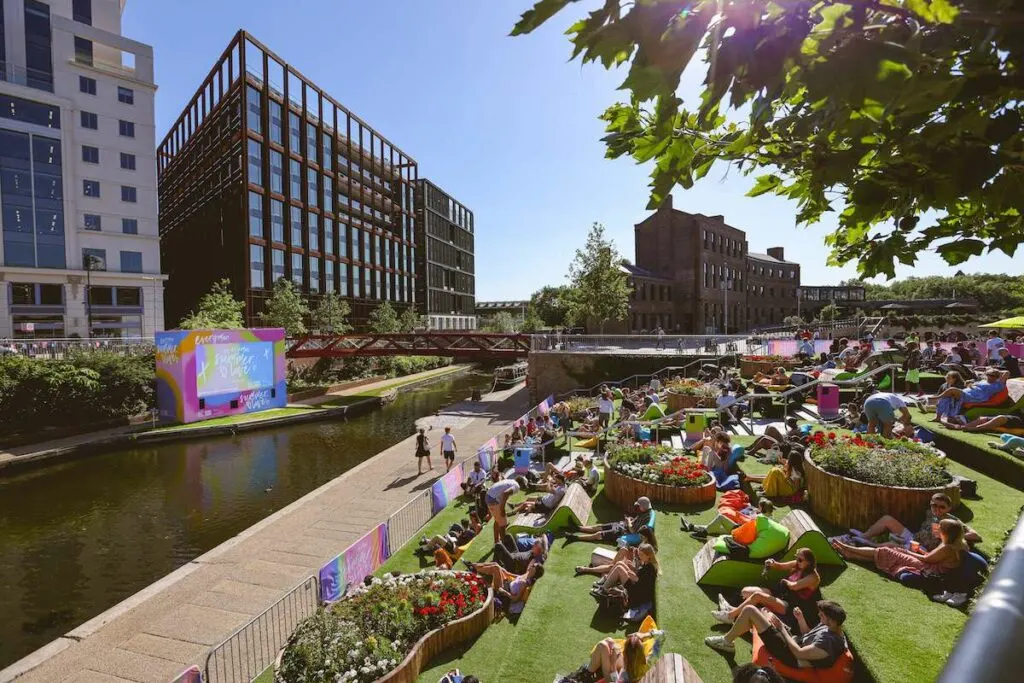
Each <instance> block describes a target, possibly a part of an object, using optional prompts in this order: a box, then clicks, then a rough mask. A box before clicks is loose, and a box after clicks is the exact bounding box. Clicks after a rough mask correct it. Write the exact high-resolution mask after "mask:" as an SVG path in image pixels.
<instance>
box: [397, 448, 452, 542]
mask: <svg viewBox="0 0 1024 683" xmlns="http://www.w3.org/2000/svg"><path fill="white" fill-rule="evenodd" d="M470 459H472V458H470ZM431 517H433V514H432V513H431V510H430V491H423V492H422V493H419V494H417V495H416V497H415V498H413V499H412V500H410V501H409V502H408V503H406V504H405V505H403V506H402V507H400V508H399V509H398V511H396V512H395V513H394V514H392V515H391V517H389V518H388V554H389V555H391V554H393V553H394V552H395V551H396V550H398V549H399V548H401V547H402V546H403V545H405V544H406V543H407V542H408V541H409V540H410V539H411V538H413V537H414V536H415V535H416V532H418V531H419V530H420V529H422V528H423V525H424V524H426V523H427V522H429V521H430V518H431Z"/></svg>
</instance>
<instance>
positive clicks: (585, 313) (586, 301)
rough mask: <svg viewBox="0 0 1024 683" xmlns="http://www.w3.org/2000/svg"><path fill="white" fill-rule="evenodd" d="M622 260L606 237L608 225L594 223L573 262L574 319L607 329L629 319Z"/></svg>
mask: <svg viewBox="0 0 1024 683" xmlns="http://www.w3.org/2000/svg"><path fill="white" fill-rule="evenodd" d="M621 262H622V258H621V257H620V256H619V253H618V252H617V251H616V249H615V244H614V243H613V242H612V241H611V240H609V239H606V238H605V233H604V226H603V225H601V224H600V223H594V225H593V226H592V227H591V228H590V232H589V233H588V234H587V241H586V243H585V244H584V245H583V248H582V249H577V250H576V256H575V257H574V258H573V261H572V263H571V264H569V281H570V283H571V284H570V287H569V289H568V291H567V295H568V303H569V306H568V310H569V316H570V317H571V318H572V319H573V320H578V321H580V322H584V323H586V322H593V323H596V324H597V326H598V328H599V330H600V331H601V332H604V326H605V323H607V322H609V321H612V320H625V319H626V316H627V315H628V314H629V292H630V287H629V278H628V276H627V275H626V273H625V272H623V271H622V270H621V269H620V267H619V264H620V263H621Z"/></svg>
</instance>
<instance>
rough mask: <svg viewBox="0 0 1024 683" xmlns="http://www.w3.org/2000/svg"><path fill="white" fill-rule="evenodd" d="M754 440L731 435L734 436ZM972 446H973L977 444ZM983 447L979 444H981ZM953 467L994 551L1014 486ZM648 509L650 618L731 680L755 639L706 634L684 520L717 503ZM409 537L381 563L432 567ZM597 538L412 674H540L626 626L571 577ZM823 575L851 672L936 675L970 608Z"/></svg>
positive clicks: (710, 674)
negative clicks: (652, 545)
mask: <svg viewBox="0 0 1024 683" xmlns="http://www.w3.org/2000/svg"><path fill="white" fill-rule="evenodd" d="M751 440H752V438H751V437H735V438H734V441H735V442H736V443H739V444H746V443H749V442H750V441H751ZM984 440H987V439H984ZM984 440H983V441H984ZM969 446H970V448H972V449H975V450H977V449H978V445H977V444H976V443H973V442H972V443H971V444H969ZM981 447H982V448H985V447H984V443H981ZM985 450H986V451H988V452H983V453H982V452H979V453H978V454H977V455H976V457H988V456H989V452H991V453H992V455H995V452H994V451H991V449H987V448H985ZM743 468H744V470H745V471H746V472H748V473H750V474H763V473H765V472H766V471H767V470H768V467H767V466H766V465H762V464H761V463H758V462H756V461H754V460H752V459H748V460H747V461H745V462H744V465H743ZM950 471H951V472H953V473H954V474H960V475H962V476H965V477H970V478H971V479H975V480H976V481H977V482H978V494H979V495H978V497H977V498H975V499H971V500H965V501H964V502H963V504H962V505H961V507H960V508H959V509H958V510H957V511H956V514H957V515H958V516H959V517H960V518H961V519H963V520H964V521H965V522H967V523H968V524H970V525H971V526H972V527H974V528H975V529H976V530H977V531H978V532H979V533H980V534H981V535H982V537H983V538H984V539H985V542H984V543H983V544H982V545H981V546H980V549H981V550H982V551H983V552H985V553H986V554H992V553H993V552H994V551H995V549H996V547H997V546H998V544H1000V543H1001V542H1002V540H1003V538H1004V533H1005V532H1006V531H1007V530H1008V529H1009V528H1011V527H1012V526H1013V524H1014V522H1015V521H1016V515H1017V511H1018V509H1019V507H1020V502H1021V500H1022V496H1021V491H1020V490H1019V489H1017V488H1014V487H1012V486H1010V485H1007V484H1005V483H1002V482H1000V481H997V480H996V479H994V478H992V477H990V476H987V475H985V474H982V473H981V472H979V471H977V470H975V469H971V468H969V467H967V466H965V465H962V464H960V463H959V462H952V463H951V464H950ZM522 497H523V496H522V494H520V496H519V498H522ZM655 508H656V509H657V511H658V514H659V518H658V526H657V534H658V542H659V545H660V552H659V559H660V561H661V565H662V569H663V575H662V576H661V577H659V579H658V589H657V603H656V608H655V618H656V619H657V622H658V625H659V628H663V629H665V630H666V631H667V633H668V639H667V641H666V644H665V651H667V652H678V653H679V654H682V655H683V656H684V657H686V658H687V659H688V660H689V661H690V662H691V663H692V664H693V666H694V668H695V669H696V671H697V672H698V673H699V675H700V676H701V678H702V679H703V680H704V681H705V682H706V683H728V682H729V681H731V680H732V679H731V669H732V668H733V667H735V666H737V665H739V664H742V663H745V662H747V661H749V659H750V645H749V642H748V641H745V640H741V641H737V652H736V654H735V658H734V659H733V658H727V657H725V656H723V655H721V654H719V653H717V652H715V651H714V650H711V649H710V648H708V647H707V646H705V645H704V642H703V640H704V637H705V636H706V635H708V634H710V633H721V632H724V630H725V627H724V626H722V625H719V624H716V622H715V621H714V619H713V618H712V617H711V610H712V609H714V608H715V603H714V599H715V595H716V593H717V589H714V588H711V589H704V588H702V587H700V586H698V585H697V583H696V581H695V580H694V576H693V567H692V559H693V556H694V554H695V553H696V552H697V551H698V550H699V549H700V547H701V543H700V542H698V541H696V540H694V539H692V538H690V537H689V536H688V535H687V534H685V533H683V532H682V531H680V529H679V521H680V518H681V517H685V518H687V519H688V520H690V521H693V522H697V523H702V522H707V521H710V520H711V519H712V518H713V517H714V515H715V510H714V508H713V506H707V507H703V508H666V507H664V506H660V505H658V504H655ZM788 511H789V508H787V507H782V508H780V509H779V510H778V511H777V512H776V518H781V517H782V516H783V515H785V514H786V513H787V512H788ZM467 515H468V502H467V501H463V500H458V501H456V502H455V503H453V504H452V505H450V506H449V507H448V508H447V509H446V510H444V511H442V512H441V513H440V514H439V515H437V516H436V517H435V518H434V519H433V520H431V522H430V523H429V524H428V525H427V526H426V527H425V528H424V529H423V530H422V532H421V533H420V534H417V538H418V537H419V536H421V535H426V536H430V535H432V534H435V533H441V532H444V531H445V530H447V528H448V527H449V526H450V525H451V524H452V523H453V522H455V521H458V520H459V519H461V518H463V517H465V516H467ZM617 519H621V512H620V511H619V510H618V509H617V507H616V506H614V505H613V504H612V503H611V502H610V501H609V500H608V499H607V498H606V497H605V496H604V494H603V492H599V493H598V494H597V496H596V498H595V501H594V509H593V514H592V517H591V522H592V523H593V522H595V521H597V522H606V521H614V520H617ZM819 523H820V522H819ZM489 526H490V525H488V527H485V528H484V531H483V533H482V534H481V536H480V537H478V538H477V539H476V540H475V541H474V542H473V544H472V545H471V546H470V547H469V549H468V551H467V552H466V555H465V559H468V560H470V561H478V560H483V559H487V557H488V556H489V554H490V546H491V538H492V536H491V533H492V532H491V529H490V528H489ZM822 531H823V532H824V533H825V534H826V535H831V534H833V533H838V532H840V531H844V530H838V529H830V528H828V527H827V526H826V525H822ZM559 536H561V535H560V534H559ZM416 542H417V540H416V539H414V540H413V541H412V542H410V543H409V544H407V545H406V546H405V547H403V548H402V549H401V550H399V551H398V552H397V553H395V555H393V556H392V557H391V558H390V559H389V560H388V562H387V563H386V564H385V565H384V566H383V567H382V568H381V569H380V570H379V573H384V572H390V571H402V572H415V571H419V570H420V569H423V568H426V567H428V566H431V564H432V563H431V561H430V559H429V558H424V559H421V558H420V557H418V556H416V555H415V554H414V552H413V550H414V548H415V545H416ZM595 547H596V546H595V544H591V543H585V542H579V543H573V544H570V545H564V541H563V540H562V539H561V538H560V537H559V538H557V539H556V541H555V544H554V546H553V548H552V552H551V554H550V556H549V558H548V561H547V565H546V573H545V576H544V578H543V579H541V580H540V581H539V582H538V584H537V586H536V587H535V588H534V590H533V592H532V595H531V597H530V600H529V603H528V604H527V606H526V609H525V610H524V611H523V613H522V615H520V617H519V618H518V619H515V620H514V621H509V620H507V619H504V620H501V621H499V622H497V623H495V624H493V625H492V626H491V627H490V628H489V629H488V630H487V631H486V632H485V633H484V634H483V635H482V636H481V637H480V638H478V639H477V640H476V641H475V642H473V643H472V644H471V645H469V646H468V647H463V648H461V649H459V650H455V651H449V652H445V653H443V654H442V655H440V656H439V657H437V658H436V659H435V660H433V661H432V662H431V666H430V668H428V669H426V670H425V671H424V673H423V674H422V675H421V676H420V678H419V680H420V681H421V682H422V683H436V681H437V680H438V679H439V678H440V677H441V676H442V675H444V673H445V672H447V671H448V670H450V669H451V668H454V667H458V668H459V669H461V670H462V672H463V673H472V674H475V675H477V676H479V677H480V679H481V680H482V681H486V682H487V683H491V682H501V683H538V682H543V683H547V681H551V680H552V679H554V677H555V675H556V674H559V673H563V674H564V673H569V672H571V671H573V670H575V669H576V668H577V667H579V666H580V664H582V663H583V662H584V661H586V660H587V659H588V656H589V652H590V649H591V647H592V646H593V645H594V644H595V643H596V642H597V641H598V640H600V639H602V638H604V637H606V636H609V635H614V636H617V637H621V636H622V635H623V634H624V633H626V632H627V629H626V628H625V627H624V626H621V625H620V624H619V623H618V622H616V621H614V620H612V619H611V618H608V617H606V616H604V615H603V614H602V613H601V612H599V611H598V608H597V603H596V602H595V601H594V600H593V599H592V598H591V597H590V595H589V594H588V592H589V590H590V586H591V584H592V580H593V579H592V577H580V578H574V577H573V569H574V567H575V566H577V565H580V564H587V563H588V562H589V560H590V553H591V551H592V550H593V549H594V548H595ZM823 578H824V583H823V586H822V592H823V594H824V596H825V597H826V598H828V599H832V600H836V601H837V602H839V603H840V604H842V605H843V606H844V607H845V608H846V610H847V612H848V614H849V618H848V621H847V624H846V626H847V633H848V636H849V638H850V642H851V645H852V648H853V650H854V653H855V655H856V658H857V663H858V666H857V675H856V678H855V680H856V681H858V683H868V682H877V683H929V682H931V681H934V680H935V679H936V677H937V676H938V673H939V671H940V670H941V669H942V666H943V664H944V663H945V660H946V658H947V656H948V655H949V653H950V651H951V650H952V648H953V645H954V643H955V642H956V640H957V638H958V636H959V633H960V631H961V629H962V628H963V626H964V624H965V622H966V621H967V618H968V613H967V612H966V611H959V610H955V609H952V608H950V607H947V606H945V605H941V604H938V603H934V602H932V601H930V600H929V599H928V596H927V595H925V594H923V593H921V592H920V591H917V590H913V589H910V588H905V587H903V586H901V585H900V584H899V583H897V582H896V581H893V580H890V579H888V578H887V577H884V576H882V575H881V574H879V573H878V572H876V571H875V570H874V569H873V568H869V567H866V566H863V565H856V564H852V563H851V564H850V565H849V566H848V567H846V568H845V569H843V570H841V571H839V570H835V569H826V570H825V571H823ZM634 628H635V627H634ZM630 630H633V629H632V628H631V629H630Z"/></svg>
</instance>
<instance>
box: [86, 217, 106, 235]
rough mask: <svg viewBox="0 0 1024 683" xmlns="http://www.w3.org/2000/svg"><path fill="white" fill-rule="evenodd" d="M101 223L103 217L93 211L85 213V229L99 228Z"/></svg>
mask: <svg viewBox="0 0 1024 683" xmlns="http://www.w3.org/2000/svg"><path fill="white" fill-rule="evenodd" d="M102 225H103V219H101V218H100V217H99V216H97V215H96V214H94V213H87V214H85V229H86V230H97V231H98V230H100V229H101V226H102Z"/></svg>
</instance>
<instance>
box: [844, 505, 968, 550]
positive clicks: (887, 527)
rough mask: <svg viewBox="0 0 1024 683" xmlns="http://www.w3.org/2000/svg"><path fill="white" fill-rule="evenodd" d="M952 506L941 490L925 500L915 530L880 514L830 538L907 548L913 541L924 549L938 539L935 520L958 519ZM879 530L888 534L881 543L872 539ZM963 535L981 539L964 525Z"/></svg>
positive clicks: (929, 548)
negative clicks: (860, 527)
mask: <svg viewBox="0 0 1024 683" xmlns="http://www.w3.org/2000/svg"><path fill="white" fill-rule="evenodd" d="M952 509H953V501H952V499H951V498H950V497H949V496H947V495H946V494H945V493H936V494H935V495H933V496H932V499H931V502H930V503H929V504H928V509H927V510H926V511H925V514H924V521H923V522H922V523H921V528H920V529H919V530H918V531H917V533H914V532H913V531H911V530H910V529H908V528H907V527H905V526H903V524H901V523H900V522H899V520H897V519H895V518H894V517H891V516H889V515H883V516H882V517H881V518H880V519H879V520H878V521H877V522H875V523H874V524H872V525H871V526H870V527H868V528H867V529H866V530H865V531H858V530H857V529H850V533H848V534H845V535H843V536H839V537H837V538H836V539H833V540H838V541H840V542H842V543H845V544H847V545H864V546H876V545H895V546H897V547H900V548H910V547H911V544H912V543H915V542H916V543H918V544H920V546H921V547H922V548H924V549H925V550H935V549H936V548H938V547H939V543H940V542H941V539H940V538H939V524H941V523H942V521H943V520H946V519H951V520H955V521H957V522H959V521H960V520H959V519H957V518H956V517H955V516H953V514H952V513H951V510H952ZM882 534H888V535H889V538H888V539H887V540H886V541H885V542H884V543H881V544H879V543H876V542H875V541H874V540H873V539H875V538H877V537H879V536H881V535H882ZM964 539H965V540H967V541H968V542H969V543H981V536H980V535H979V534H978V532H977V531H975V530H974V529H972V528H970V527H965V533H964Z"/></svg>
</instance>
